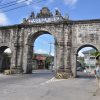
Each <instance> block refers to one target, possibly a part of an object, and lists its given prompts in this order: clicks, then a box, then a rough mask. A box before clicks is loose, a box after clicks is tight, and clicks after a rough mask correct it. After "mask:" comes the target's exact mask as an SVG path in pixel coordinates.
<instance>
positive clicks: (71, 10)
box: [0, 0, 100, 54]
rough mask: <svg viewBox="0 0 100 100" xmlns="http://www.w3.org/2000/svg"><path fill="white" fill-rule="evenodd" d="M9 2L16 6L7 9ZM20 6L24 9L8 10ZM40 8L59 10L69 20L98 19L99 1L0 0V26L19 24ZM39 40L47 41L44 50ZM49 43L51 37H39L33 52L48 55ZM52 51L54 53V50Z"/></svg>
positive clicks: (52, 10)
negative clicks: (14, 3)
mask: <svg viewBox="0 0 100 100" xmlns="http://www.w3.org/2000/svg"><path fill="white" fill-rule="evenodd" d="M9 2H16V3H17V5H13V6H9V7H7V5H6V4H7V3H9ZM32 3H33V4H32ZM5 6H6V7H5ZM21 6H26V7H23V8H19V9H15V10H10V9H13V8H15V7H21ZM42 7H48V8H49V9H50V11H51V12H53V13H54V11H55V9H59V11H60V12H61V14H62V15H63V16H66V15H67V16H69V19H71V20H85V19H99V18H100V14H99V12H100V0H26V2H24V0H0V26H2V25H13V24H20V23H21V22H22V20H23V18H27V17H28V16H29V15H30V13H31V12H32V11H34V12H35V14H36V13H38V12H39V11H40V9H41V8H42ZM44 38H45V39H44ZM41 39H42V40H43V43H42V44H43V45H45V43H46V41H47V40H49V41H47V45H46V46H47V47H46V48H45V50H44V49H43V48H41V44H39V42H38V41H40V40H41ZM50 42H54V38H53V37H52V36H45V35H44V36H41V37H39V38H38V39H37V40H36V45H37V47H36V46H35V51H37V52H42V51H44V52H48V53H49V51H50V45H48V43H50ZM52 45H53V44H52ZM52 48H54V47H52ZM52 51H54V49H53V50H52ZM52 54H53V52H52Z"/></svg>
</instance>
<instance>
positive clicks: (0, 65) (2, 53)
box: [0, 46, 11, 72]
mask: <svg viewBox="0 0 100 100" xmlns="http://www.w3.org/2000/svg"><path fill="white" fill-rule="evenodd" d="M10 65H11V49H10V48H9V47H7V46H1V47H0V72H4V70H8V69H10Z"/></svg>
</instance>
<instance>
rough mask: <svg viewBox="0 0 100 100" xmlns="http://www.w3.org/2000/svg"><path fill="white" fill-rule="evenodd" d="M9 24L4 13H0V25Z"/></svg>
mask: <svg viewBox="0 0 100 100" xmlns="http://www.w3.org/2000/svg"><path fill="white" fill-rule="evenodd" d="M7 24H9V21H8V18H7V16H6V15H5V14H4V13H0V25H7Z"/></svg>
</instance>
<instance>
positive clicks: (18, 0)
mask: <svg viewBox="0 0 100 100" xmlns="http://www.w3.org/2000/svg"><path fill="white" fill-rule="evenodd" d="M24 1H25V0H17V2H18V3H25V4H27V5H29V4H30V3H31V2H32V0H26V1H25V2H24Z"/></svg>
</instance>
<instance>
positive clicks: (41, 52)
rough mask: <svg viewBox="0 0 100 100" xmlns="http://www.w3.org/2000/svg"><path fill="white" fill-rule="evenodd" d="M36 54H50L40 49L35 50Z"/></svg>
mask: <svg viewBox="0 0 100 100" xmlns="http://www.w3.org/2000/svg"><path fill="white" fill-rule="evenodd" d="M35 53H40V54H48V51H45V50H42V49H38V50H35Z"/></svg>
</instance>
